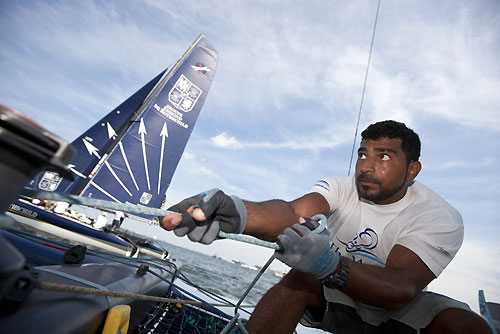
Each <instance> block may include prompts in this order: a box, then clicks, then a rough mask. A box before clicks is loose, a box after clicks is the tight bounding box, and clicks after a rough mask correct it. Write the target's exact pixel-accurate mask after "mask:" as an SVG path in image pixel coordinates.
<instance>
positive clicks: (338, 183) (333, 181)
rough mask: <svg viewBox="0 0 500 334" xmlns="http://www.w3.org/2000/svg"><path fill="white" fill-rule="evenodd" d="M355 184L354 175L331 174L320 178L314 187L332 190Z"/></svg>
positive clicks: (350, 186)
mask: <svg viewBox="0 0 500 334" xmlns="http://www.w3.org/2000/svg"><path fill="white" fill-rule="evenodd" d="M353 186H354V177H353V176H329V177H325V178H322V179H320V180H319V181H317V182H316V183H314V185H313V188H315V187H318V188H323V189H324V190H326V191H332V190H336V189H340V188H347V189H348V188H352V187H353Z"/></svg>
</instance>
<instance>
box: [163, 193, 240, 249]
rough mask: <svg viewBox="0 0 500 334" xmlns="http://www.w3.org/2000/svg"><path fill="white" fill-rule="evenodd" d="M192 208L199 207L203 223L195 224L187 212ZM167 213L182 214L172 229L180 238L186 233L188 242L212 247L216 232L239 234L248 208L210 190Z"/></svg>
mask: <svg viewBox="0 0 500 334" xmlns="http://www.w3.org/2000/svg"><path fill="white" fill-rule="evenodd" d="M191 206H194V207H195V208H200V209H201V210H202V211H203V213H204V214H205V217H206V220H204V221H197V220H195V219H194V218H193V217H191V215H190V214H189V213H187V210H188V209H189V208H190V207H191ZM169 210H171V211H174V212H178V213H180V214H182V221H181V223H180V224H179V226H178V227H177V228H176V229H175V230H174V233H175V235H177V236H179V237H183V236H185V235H186V234H187V236H188V238H189V239H190V240H191V241H195V242H200V243H202V244H206V245H208V244H211V243H212V242H213V241H214V240H215V239H217V235H218V234H219V231H223V232H226V233H242V232H243V231H244V230H245V226H246V221H247V209H246V207H245V204H243V201H242V200H241V199H240V198H239V197H237V196H234V195H233V196H228V195H226V194H224V192H223V191H222V190H220V189H212V190H209V191H207V192H204V193H201V194H198V195H196V196H193V197H190V198H187V199H185V200H183V201H181V202H179V203H177V204H176V205H174V206H172V207H170V208H169Z"/></svg>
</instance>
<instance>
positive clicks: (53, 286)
mask: <svg viewBox="0 0 500 334" xmlns="http://www.w3.org/2000/svg"><path fill="white" fill-rule="evenodd" d="M35 288H36V289H40V290H47V291H57V292H68V293H77V294H82V295H91V296H103V297H116V298H126V299H135V300H145V301H153V302H162V303H175V304H189V305H197V306H201V305H207V304H208V305H212V306H216V307H223V306H232V305H229V304H210V303H205V302H198V301H195V300H185V299H174V298H165V297H156V296H148V295H141V294H135V293H125V292H116V291H105V290H100V289H96V288H89V287H83V286H78V285H68V284H58V283H51V282H38V283H36V285H35ZM241 307H255V305H244V306H241Z"/></svg>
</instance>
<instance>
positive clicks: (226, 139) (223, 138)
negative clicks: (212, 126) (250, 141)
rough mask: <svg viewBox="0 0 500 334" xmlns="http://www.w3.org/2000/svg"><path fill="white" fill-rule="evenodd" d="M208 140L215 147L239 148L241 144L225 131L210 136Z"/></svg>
mask: <svg viewBox="0 0 500 334" xmlns="http://www.w3.org/2000/svg"><path fill="white" fill-rule="evenodd" d="M210 140H211V141H212V143H213V144H214V145H215V146H217V147H224V148H241V147H242V146H243V145H242V144H241V143H240V142H239V141H238V140H237V139H236V138H235V137H232V136H231V137H230V136H228V135H227V133H225V132H223V133H221V134H219V135H217V136H215V137H212V138H211V139H210Z"/></svg>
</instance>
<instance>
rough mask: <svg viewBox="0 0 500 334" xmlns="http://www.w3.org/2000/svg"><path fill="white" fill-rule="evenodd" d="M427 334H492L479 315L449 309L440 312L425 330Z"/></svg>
mask: <svg viewBox="0 0 500 334" xmlns="http://www.w3.org/2000/svg"><path fill="white" fill-rule="evenodd" d="M424 333H425V334H429V333H478V334H480V333H481V334H482V333H489V334H490V333H491V328H490V327H489V326H488V324H487V323H486V321H484V319H483V318H481V316H479V315H478V314H476V313H474V312H472V311H467V310H462V309H457V308H449V309H446V310H444V311H441V312H439V313H438V314H437V315H436V317H435V318H434V320H432V321H431V323H430V324H429V325H428V326H427V327H426V328H425V331H424Z"/></svg>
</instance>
